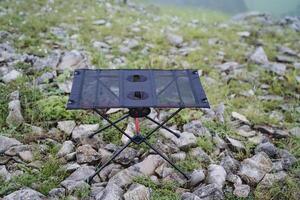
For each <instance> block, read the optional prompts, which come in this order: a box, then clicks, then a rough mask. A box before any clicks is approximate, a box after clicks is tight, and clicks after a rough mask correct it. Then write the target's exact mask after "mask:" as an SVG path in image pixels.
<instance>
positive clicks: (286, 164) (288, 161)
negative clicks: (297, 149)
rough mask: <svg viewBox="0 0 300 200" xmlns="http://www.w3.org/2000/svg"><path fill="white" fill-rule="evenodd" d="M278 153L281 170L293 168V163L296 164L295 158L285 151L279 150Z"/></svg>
mask: <svg viewBox="0 0 300 200" xmlns="http://www.w3.org/2000/svg"><path fill="white" fill-rule="evenodd" d="M278 151H279V156H280V157H281V163H282V166H283V169H285V170H288V169H289V168H290V167H291V166H293V164H294V163H296V162H297V159H296V158H295V156H293V155H292V154H291V153H290V152H288V151H287V150H282V149H279V150H278Z"/></svg>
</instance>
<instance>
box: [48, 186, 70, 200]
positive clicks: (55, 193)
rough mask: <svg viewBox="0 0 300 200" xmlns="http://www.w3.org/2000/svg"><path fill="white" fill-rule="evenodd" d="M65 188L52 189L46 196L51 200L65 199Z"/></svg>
mask: <svg viewBox="0 0 300 200" xmlns="http://www.w3.org/2000/svg"><path fill="white" fill-rule="evenodd" d="M65 193H66V190H65V188H53V189H52V190H50V191H49V193H48V196H49V197H50V198H53V199H63V198H64V197H65Z"/></svg>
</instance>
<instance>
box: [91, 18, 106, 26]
mask: <svg viewBox="0 0 300 200" xmlns="http://www.w3.org/2000/svg"><path fill="white" fill-rule="evenodd" d="M106 23H107V21H106V20H105V19H98V20H96V21H94V22H93V24H94V25H99V26H101V25H105V24H106Z"/></svg>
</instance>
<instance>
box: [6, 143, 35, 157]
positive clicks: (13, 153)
mask: <svg viewBox="0 0 300 200" xmlns="http://www.w3.org/2000/svg"><path fill="white" fill-rule="evenodd" d="M29 150H31V146H30V145H27V144H26V145H23V144H22V145H18V146H12V147H10V148H9V149H8V150H7V151H5V155H8V156H17V155H18V154H19V153H20V152H22V151H29Z"/></svg>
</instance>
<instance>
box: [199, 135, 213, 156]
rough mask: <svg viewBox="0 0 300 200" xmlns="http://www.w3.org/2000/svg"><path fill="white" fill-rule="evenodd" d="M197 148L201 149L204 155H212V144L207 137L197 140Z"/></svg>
mask: <svg viewBox="0 0 300 200" xmlns="http://www.w3.org/2000/svg"><path fill="white" fill-rule="evenodd" d="M197 146H199V147H201V149H203V150H204V151H205V152H206V153H212V152H213V150H214V144H213V142H212V141H211V139H210V138H208V137H200V138H198V139H197Z"/></svg>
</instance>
